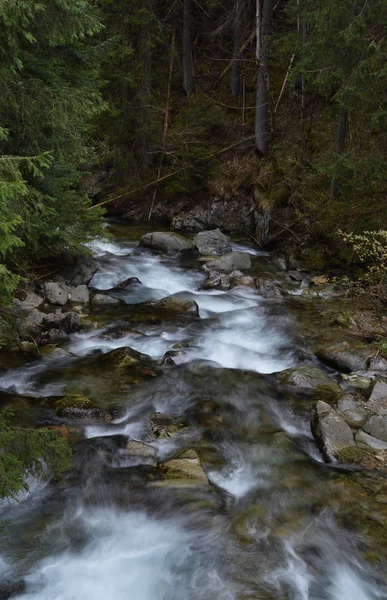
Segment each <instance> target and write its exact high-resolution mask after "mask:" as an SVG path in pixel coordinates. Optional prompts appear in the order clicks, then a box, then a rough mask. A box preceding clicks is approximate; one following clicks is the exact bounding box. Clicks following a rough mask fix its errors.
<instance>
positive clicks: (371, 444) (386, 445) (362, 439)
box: [355, 429, 387, 450]
mask: <svg viewBox="0 0 387 600" xmlns="http://www.w3.org/2000/svg"><path fill="white" fill-rule="evenodd" d="M355 441H356V444H357V445H358V446H359V447H360V448H364V449H366V450H369V449H372V450H387V442H383V441H382V440H379V439H378V438H375V437H373V436H372V435H369V434H368V433H366V432H365V431H363V430H362V429H359V431H357V432H356V434H355Z"/></svg>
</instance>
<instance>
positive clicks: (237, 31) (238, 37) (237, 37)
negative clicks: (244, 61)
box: [231, 0, 242, 96]
mask: <svg viewBox="0 0 387 600" xmlns="http://www.w3.org/2000/svg"><path fill="white" fill-rule="evenodd" d="M234 10H235V21H234V49H233V57H232V66H231V93H232V95H233V96H239V95H240V93H241V62H240V60H241V42H242V0H235V7H234Z"/></svg>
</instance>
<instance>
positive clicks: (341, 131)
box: [330, 105, 348, 198]
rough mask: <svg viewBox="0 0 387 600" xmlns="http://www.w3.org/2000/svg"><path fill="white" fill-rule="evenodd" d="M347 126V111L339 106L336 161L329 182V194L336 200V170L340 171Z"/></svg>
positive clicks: (337, 189)
mask: <svg viewBox="0 0 387 600" xmlns="http://www.w3.org/2000/svg"><path fill="white" fill-rule="evenodd" d="M347 124H348V110H347V109H346V108H345V106H343V105H341V106H340V113H339V127H338V130H337V147H336V153H337V160H336V164H335V172H334V174H333V177H332V181H331V193H330V197H331V198H337V196H338V195H339V177H338V170H339V169H340V163H341V159H342V156H343V154H344V149H345V137H346V134H347Z"/></svg>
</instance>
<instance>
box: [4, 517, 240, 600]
mask: <svg viewBox="0 0 387 600" xmlns="http://www.w3.org/2000/svg"><path fill="white" fill-rule="evenodd" d="M78 527H80V528H81V530H82V531H83V533H85V534H86V535H87V537H88V542H87V543H86V545H85V547H83V548H82V549H80V550H78V551H75V550H74V551H67V552H63V553H62V554H58V555H56V556H53V557H51V558H48V559H46V560H43V561H42V562H41V563H39V564H38V565H36V567H35V568H34V569H32V571H31V572H30V574H29V575H28V577H27V587H26V591H25V592H24V593H22V594H20V595H18V596H16V598H18V600H38V599H39V600H74V599H75V598H77V599H79V600H81V599H82V600H175V599H176V600H177V599H179V600H183V599H186V598H187V599H188V598H191V599H192V600H193V598H202V599H203V600H204V599H205V598H213V599H214V600H215V599H218V600H221V599H222V600H223V599H225V598H229V599H230V600H232V599H233V598H234V595H233V594H231V592H230V590H229V589H228V592H226V595H224V594H223V592H222V589H221V588H220V589H219V587H218V590H219V591H218V592H217V593H216V594H213V591H214V590H211V589H210V587H211V586H209V587H208V588H207V590H206V589H204V590H203V584H204V585H205V583H204V580H203V578H202V579H201V581H200V585H201V588H202V589H198V590H197V593H196V591H195V587H196V582H195V577H196V573H195V571H196V569H195V566H196V567H198V560H197V558H195V555H194V554H193V548H192V544H193V543H195V534H193V533H192V532H190V533H189V534H188V533H187V532H186V531H185V530H183V529H182V527H181V526H180V524H179V522H178V521H177V520H176V519H175V520H172V519H165V520H164V519H152V518H150V517H149V516H147V515H146V514H145V513H142V512H129V513H124V512H120V511H115V510H112V509H96V510H92V509H88V510H87V514H86V511H84V512H83V513H82V514H81V521H80V523H79V525H78ZM193 567H194V568H193ZM218 579H219V581H218V583H219V582H220V577H219V578H218ZM203 592H204V593H203Z"/></svg>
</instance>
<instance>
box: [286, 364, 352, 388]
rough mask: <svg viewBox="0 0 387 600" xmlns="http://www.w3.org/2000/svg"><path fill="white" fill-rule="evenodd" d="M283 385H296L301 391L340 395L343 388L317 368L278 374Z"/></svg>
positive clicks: (302, 368)
mask: <svg viewBox="0 0 387 600" xmlns="http://www.w3.org/2000/svg"><path fill="white" fill-rule="evenodd" d="M278 378H279V380H280V382H281V383H284V384H287V385H294V386H296V387H298V388H300V389H304V390H311V391H318V392H331V393H335V394H337V393H340V392H341V387H340V386H339V384H338V383H336V381H335V380H334V379H332V377H329V375H327V374H326V373H324V371H321V370H320V369H316V368H315V367H308V366H304V367H295V368H293V369H287V370H286V371H282V372H281V373H279V374H278Z"/></svg>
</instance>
